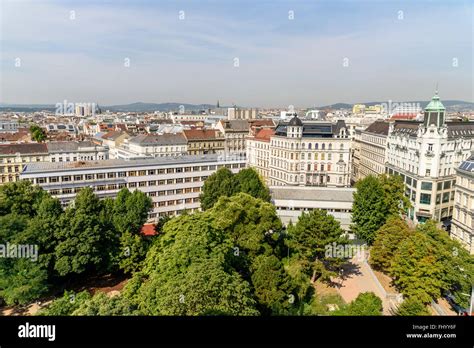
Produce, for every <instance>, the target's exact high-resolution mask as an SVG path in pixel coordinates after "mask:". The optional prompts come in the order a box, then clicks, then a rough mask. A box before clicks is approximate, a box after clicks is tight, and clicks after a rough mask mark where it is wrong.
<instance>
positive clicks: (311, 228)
mask: <svg viewBox="0 0 474 348" xmlns="http://www.w3.org/2000/svg"><path fill="white" fill-rule="evenodd" d="M288 234H289V239H288V242H287V243H288V246H289V247H290V248H291V250H292V252H293V253H295V254H296V255H297V258H298V259H300V260H302V261H303V262H305V263H306V264H307V265H309V266H310V267H309V269H310V270H311V272H312V273H313V275H312V281H314V280H316V278H318V277H321V278H322V279H323V280H329V279H330V277H331V276H334V275H336V273H335V272H334V267H337V266H339V265H340V264H341V262H342V260H341V259H340V258H338V257H337V255H331V256H330V257H327V255H326V250H327V248H328V247H330V246H333V245H334V243H335V245H340V246H344V245H345V244H347V243H348V240H347V238H346V237H345V236H344V231H343V230H342V229H341V226H340V223H339V222H338V221H337V220H336V219H334V217H333V216H332V215H329V214H328V213H327V212H326V211H325V210H321V209H315V210H313V211H311V212H309V213H303V214H301V215H300V217H299V218H298V222H297V223H296V225H294V226H293V227H292V228H291V229H289V230H288Z"/></svg>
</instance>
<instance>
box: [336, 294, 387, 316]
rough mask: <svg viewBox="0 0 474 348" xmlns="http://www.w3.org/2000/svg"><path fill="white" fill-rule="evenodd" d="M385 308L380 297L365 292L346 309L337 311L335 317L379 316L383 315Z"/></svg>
mask: <svg viewBox="0 0 474 348" xmlns="http://www.w3.org/2000/svg"><path fill="white" fill-rule="evenodd" d="M382 311H383V306H382V300H381V299H380V297H378V296H377V295H375V294H374V293H373V292H363V293H361V294H359V295H358V296H357V297H356V299H355V300H354V301H352V302H351V303H350V304H349V305H347V306H346V307H344V308H342V309H340V310H338V311H335V312H334V313H333V314H334V315H349V316H379V315H382Z"/></svg>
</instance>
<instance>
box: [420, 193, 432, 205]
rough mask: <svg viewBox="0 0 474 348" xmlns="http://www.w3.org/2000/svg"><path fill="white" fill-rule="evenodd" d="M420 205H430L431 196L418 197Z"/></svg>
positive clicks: (424, 194)
mask: <svg viewBox="0 0 474 348" xmlns="http://www.w3.org/2000/svg"><path fill="white" fill-rule="evenodd" d="M420 203H421V204H431V194H427V193H422V194H421V195H420Z"/></svg>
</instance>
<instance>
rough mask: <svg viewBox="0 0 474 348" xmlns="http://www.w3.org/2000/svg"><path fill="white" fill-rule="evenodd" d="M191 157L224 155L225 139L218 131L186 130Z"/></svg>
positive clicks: (185, 134)
mask: <svg viewBox="0 0 474 348" xmlns="http://www.w3.org/2000/svg"><path fill="white" fill-rule="evenodd" d="M184 136H185V138H186V140H187V141H188V154H189V155H207V154H214V153H217V154H224V152H225V139H224V136H223V135H222V133H221V132H219V131H218V130H216V129H202V128H193V129H187V130H184Z"/></svg>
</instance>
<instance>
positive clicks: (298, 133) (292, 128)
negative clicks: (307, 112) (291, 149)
mask: <svg viewBox="0 0 474 348" xmlns="http://www.w3.org/2000/svg"><path fill="white" fill-rule="evenodd" d="M289 116H290V115H289ZM287 127H288V129H287V132H286V136H287V137H288V138H301V137H303V122H301V120H300V119H299V117H298V115H297V114H296V112H295V113H293V118H292V119H291V120H290V122H288V126H287Z"/></svg>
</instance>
